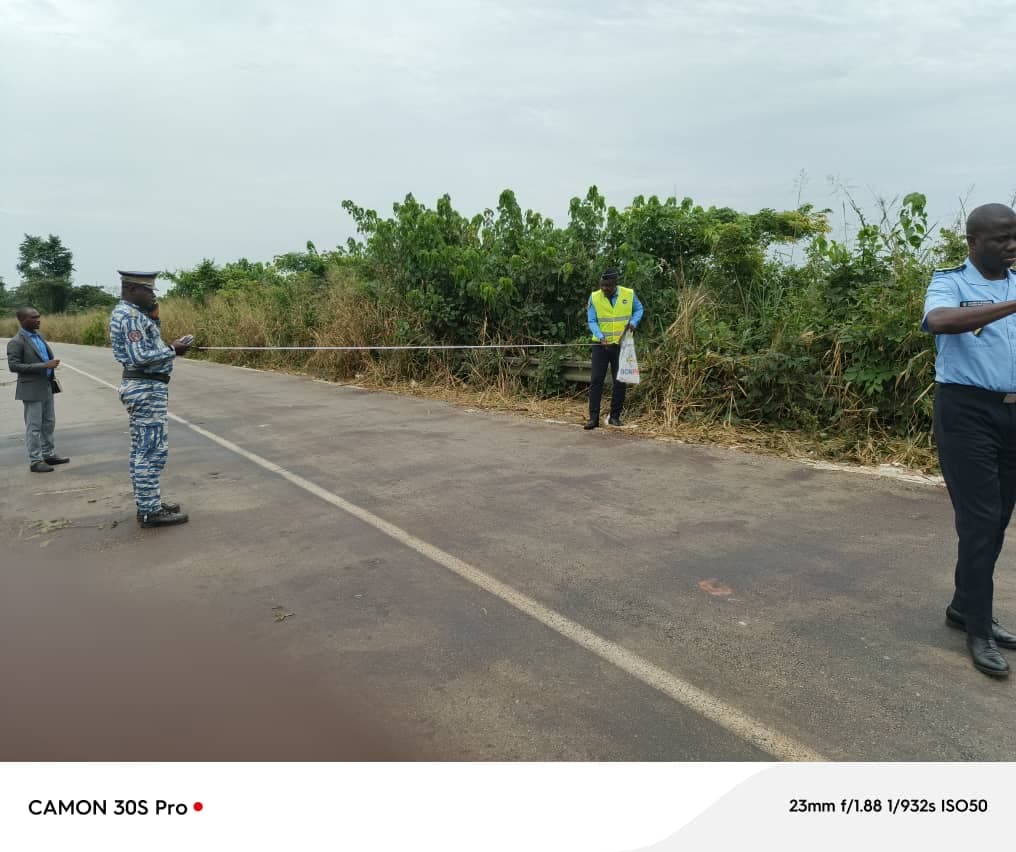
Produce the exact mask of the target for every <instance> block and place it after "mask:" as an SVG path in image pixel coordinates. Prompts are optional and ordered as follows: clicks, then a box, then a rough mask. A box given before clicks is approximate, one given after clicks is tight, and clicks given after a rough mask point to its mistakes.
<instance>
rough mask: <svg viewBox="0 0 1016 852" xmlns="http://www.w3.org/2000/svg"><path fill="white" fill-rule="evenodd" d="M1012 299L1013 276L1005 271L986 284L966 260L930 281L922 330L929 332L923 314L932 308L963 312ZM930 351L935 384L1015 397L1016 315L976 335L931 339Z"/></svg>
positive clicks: (1015, 276)
mask: <svg viewBox="0 0 1016 852" xmlns="http://www.w3.org/2000/svg"><path fill="white" fill-rule="evenodd" d="M1012 299H1016V273H1013V271H1012V270H1009V273H1008V275H1007V276H1006V279H1005V280H1004V281H1002V280H999V281H989V280H987V279H986V278H984V276H982V275H981V273H980V272H978V271H977V267H976V266H974V265H973V264H972V263H971V262H970V258H967V260H966V262H965V263H963V264H961V265H960V266H956V267H953V268H951V269H943V270H938V271H936V272H935V273H934V274H933V275H932V276H931V284H930V285H929V286H928V293H927V295H926V296H925V299H924V319H923V320H921V328H922V329H923V330H924V331H927V330H928V314H929V313H931V311H933V310H935V309H936V308H968V307H975V306H977V305H987V304H992V303H998V302H1007V301H1010V300H1012ZM935 348H936V350H937V354H936V357H935V381H936V382H940V383H947V384H956V385H973V386H974V387H977V388H985V389H986V390H992V391H1001V392H1002V393H1013V392H1016V315H1013V314H1010V315H1009V316H1007V317H1004V318H1003V319H1000V320H995V322H993V323H989V324H988V325H986V326H984V328H983V329H981V331H980V333H979V334H974V332H972V331H967V332H964V333H963V334H936V335H935Z"/></svg>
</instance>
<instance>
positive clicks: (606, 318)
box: [589, 287, 635, 343]
mask: <svg viewBox="0 0 1016 852" xmlns="http://www.w3.org/2000/svg"><path fill="white" fill-rule="evenodd" d="M589 298H590V300H591V301H592V303H593V308H594V309H595V310H596V322H597V323H598V324H599V326H600V331H602V332H603V336H604V338H606V341H607V343H617V342H618V341H619V340H620V339H621V335H622V334H624V330H625V328H627V327H628V323H630V322H631V312H632V310H633V309H634V306H635V291H634V290H632V289H631V288H630V287H618V288H617V301H616V302H615V303H614V304H613V305H612V304H610V299H608V298H607V297H606V296H605V295H604V294H603V291H602V290H594V291H593V293H592V295H591V296H590V297H589ZM598 339H599V338H597V337H596V335H593V340H598Z"/></svg>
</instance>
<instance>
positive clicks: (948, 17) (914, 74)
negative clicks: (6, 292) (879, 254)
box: [0, 0, 1016, 287]
mask: <svg viewBox="0 0 1016 852" xmlns="http://www.w3.org/2000/svg"><path fill="white" fill-rule="evenodd" d="M1014 36H1016V15H1014V14H1013V13H1012V4H1011V0H979V2H977V3H972V2H964V3H960V2H954V0H931V2H927V0H925V2H916V0H895V2H874V0H837V2H829V0H786V2H779V3H776V2H767V0H745V2H741V0H672V1H671V2H659V3H651V2H603V0H582V2H580V0H517V2H516V0H504V2H487V1H486V0H444V2H430V0H428V2H419V3H412V4H411V3H409V2H405V3H394V2H387V0H371V2H367V0H358V2H324V0H288V2H285V3H283V2H282V0H276V2H271V3H269V2H262V0H247V2H243V3H241V2H215V0H172V2H170V0H162V2H148V0H132V2H127V0H0V275H2V276H3V277H4V278H5V279H6V281H7V284H8V286H9V287H13V286H15V285H16V284H17V279H18V276H17V272H16V270H15V264H16V262H17V245H18V243H19V241H20V240H21V238H22V235H23V234H25V233H30V234H41V235H43V236H45V235H46V234H50V233H53V234H58V235H59V236H60V237H62V238H63V240H64V243H65V244H66V245H67V246H68V247H69V248H70V249H71V250H72V251H73V253H74V262H75V266H76V269H77V271H76V273H75V282H76V283H78V284H90V283H98V284H102V285H105V286H111V285H113V284H114V283H115V281H116V275H115V270H116V269H117V268H141V269H149V268H150V269H171V270H172V269H178V268H184V267H188V266H192V265H193V264H195V263H197V262H198V261H200V260H201V259H202V258H204V257H211V258H214V259H215V260H217V261H219V262H225V261H228V260H234V259H236V258H238V257H248V258H250V259H258V260H268V259H270V258H271V257H272V256H273V255H275V254H279V253H282V252H286V251H291V250H300V249H302V248H303V246H304V244H305V243H306V241H307V240H313V241H314V242H315V243H316V244H317V246H318V247H319V248H327V247H333V246H335V245H338V244H340V243H343V242H344V241H345V239H346V237H348V236H350V235H351V232H352V227H351V223H350V221H349V219H348V218H347V217H346V215H345V213H344V212H343V211H342V210H341V208H340V206H339V205H340V202H341V201H342V199H344V198H350V199H353V200H355V201H356V202H357V203H359V204H361V205H363V206H367V207H373V208H375V209H377V210H379V211H382V212H389V211H390V209H391V204H392V202H394V201H398V200H400V199H401V198H402V197H403V196H404V195H405V194H406V193H407V192H412V193H414V194H415V195H416V197H417V198H419V199H420V200H423V201H425V202H426V203H428V204H433V202H434V201H435V199H436V198H437V197H438V196H439V195H441V194H442V193H444V192H448V193H450V194H451V196H452V201H453V203H454V204H455V206H456V207H457V208H458V209H459V210H460V211H462V212H464V213H468V214H471V213H475V212H478V211H480V210H482V209H483V208H485V207H493V206H494V205H495V204H496V202H497V196H498V194H499V192H500V191H501V190H502V189H503V188H505V187H510V188H512V189H514V190H515V191H516V192H517V194H518V197H519V201H520V203H521V204H522V205H523V207H531V208H534V209H537V210H539V211H540V212H542V213H545V214H547V215H550V216H552V217H553V218H554V219H555V220H558V221H561V222H563V221H564V213H565V211H566V210H567V204H568V199H569V198H571V197H572V196H574V195H581V194H584V192H585V190H586V189H587V187H588V186H589V185H591V184H596V185H598V186H599V187H600V189H601V191H603V192H604V194H605V195H606V197H607V200H608V202H609V203H611V204H613V205H615V206H619V207H623V206H625V205H626V204H627V203H629V202H630V201H631V199H632V198H633V197H634V196H636V195H638V194H645V195H650V194H657V195H660V196H661V197H662V196H667V195H671V194H673V193H674V192H675V191H676V193H677V195H678V197H683V196H691V197H692V198H694V199H695V200H696V201H697V202H699V203H701V204H704V205H710V204H716V205H729V206H733V207H737V208H739V209H743V210H748V211H754V210H757V209H758V208H760V207H776V208H786V207H793V206H795V205H796V203H797V192H798V190H797V186H796V182H797V180H798V176H799V175H800V174H801V173H802V171H803V172H804V173H806V174H807V176H808V180H807V183H806V185H805V187H804V200H806V201H812V202H813V203H815V204H817V205H819V206H838V205H839V203H840V202H839V200H837V198H836V197H835V196H834V195H832V194H831V192H830V189H829V182H828V177H829V176H836V177H838V178H839V179H840V180H841V181H842V182H843V183H845V184H847V185H848V186H851V187H853V188H854V190H855V191H856V193H857V195H858V198H859V199H861V200H863V201H869V200H870V198H871V196H872V193H875V192H878V193H881V194H884V195H888V196H895V195H903V194H905V193H907V192H910V191H914V190H918V191H921V192H924V193H926V194H927V195H928V197H929V204H930V208H931V210H932V212H933V213H934V214H935V216H937V217H939V218H942V219H943V220H948V219H950V218H951V217H952V216H953V215H954V214H955V212H956V211H957V210H958V209H959V200H958V199H959V198H960V196H964V195H966V194H967V192H968V190H969V189H970V188H971V187H973V192H972V193H971V194H970V196H969V204H970V205H971V206H972V205H976V204H978V203H983V202H987V201H996V200H1001V201H1009V199H1010V197H1011V195H1012V193H1013V190H1014V189H1016V169H1014V167H1013V159H1014V150H1013V148H1014V146H1013V140H1016V98H1014V96H1013V89H1012V80H1013V79H1014V72H1013V70H1012V64H1013V60H1012V56H1013V45H1014V43H1016V39H1014Z"/></svg>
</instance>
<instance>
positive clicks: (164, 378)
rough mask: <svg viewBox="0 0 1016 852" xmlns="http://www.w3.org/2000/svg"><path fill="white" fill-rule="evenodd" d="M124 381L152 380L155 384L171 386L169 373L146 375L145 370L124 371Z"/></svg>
mask: <svg viewBox="0 0 1016 852" xmlns="http://www.w3.org/2000/svg"><path fill="white" fill-rule="evenodd" d="M123 377H124V379H151V380H152V381H153V382H162V383H163V384H164V385H168V384H169V373H146V372H145V371H144V370H124V371H123Z"/></svg>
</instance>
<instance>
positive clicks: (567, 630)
mask: <svg viewBox="0 0 1016 852" xmlns="http://www.w3.org/2000/svg"><path fill="white" fill-rule="evenodd" d="M61 366H64V367H68V368H70V369H71V370H74V372H76V373H80V374H81V375H83V376H86V377H87V378H89V379H91V380H92V381H94V382H98V383H99V384H101V385H105V386H106V387H108V388H112V389H113V390H114V391H115V390H116V389H117V388H116V385H111V384H110V383H109V382H107V381H104V380H103V379H100V378H98V377H97V376H93V375H91V374H90V373H86V372H85V371H84V370H81V369H79V368H77V367H73V366H71V365H70V364H68V363H67V362H66V361H64V362H61ZM169 418H170V420H174V421H176V422H177V423H180V424H182V425H184V426H186V427H187V428H188V429H190V430H192V431H194V432H196V433H197V434H199V435H201V436H202V437H204V438H207V439H208V440H209V441H211V442H212V443H215V444H218V445H219V446H220V447H224V448H225V449H227V450H229V451H230V452H232V453H235V454H236V455H238V456H241V457H243V458H245V459H247V460H248V461H250V462H252V463H253V464H256V465H257V466H258V467H261V468H264V469H265V470H267V471H270V472H271V473H274V474H276V475H277V476H281V477H282V478H283V479H286V480H288V481H289V482H291V483H293V485H295V486H297V487H298V488H302V489H303V490H304V491H306V492H308V493H309V494H313V495H314V496H315V497H317V498H319V499H321V500H323V501H324V502H326V503H329V504H330V505H332V506H334V507H335V508H337V509H341V510H342V511H343V512H346V513H348V514H350V515H352V516H353V517H354V518H358V519H359V520H361V521H363V522H364V523H366V524H369V525H370V526H372V527H374V529H376V530H378V531H379V532H382V533H384V534H385V535H387V536H389V537H390V538H392V539H394V540H395V541H397V542H399V543H400V544H403V545H405V546H406V547H408V548H409V549H410V550H414V551H416V552H417V553H419V554H420V555H422V556H425V557H426V558H427V559H430V560H431V561H432V562H436V563H437V564H438V565H441V566H443V567H444V568H447V569H448V570H449V571H451V572H452V573H453V574H456V575H458V576H459V577H461V578H462V579H463V580H466V581H467V582H469V583H472V584H473V585H474V586H477V587H479V588H481V589H483V590H484V591H485V592H489V593H490V594H492V595H494V596H495V597H497V598H500V599H501V600H502V601H504V602H505V603H506V604H508V605H509V606H511V607H514V608H515V609H517V610H518V611H519V612H522V613H525V614H526V615H528V616H530V617H531V618H534V619H536V620H537V621H539V622H540V623H541V624H543V625H545V626H546V627H549V628H550V629H551V630H553V631H554V632H555V633H557V634H559V635H560V636H563V637H564V638H565V639H568V640H570V641H571V642H574V643H575V644H576V645H578V646H580V647H582V648H585V649H586V650H587V651H590V652H592V653H593V654H595V655H596V656H598V657H599V658H600V659H602V660H606V661H607V662H608V663H611V664H612V665H614V666H616V667H617V668H619V669H621V671H623V672H625V673H627V674H629V675H631V676H632V677H634V678H635V679H636V680H639V681H641V682H642V683H644V684H645V685H646V686H649V687H651V688H653V689H655V690H657V691H658V692H661V693H663V694H664V695H666V696H667V697H668V698H671V699H672V700H674V701H676V702H677V703H678V704H680V705H682V706H683V707H686V708H688V709H689V710H692V711H694V712H695V713H697V714H698V715H700V716H702V717H703V718H705V719H708V720H709V721H710V722H713V723H714V724H716V725H718V726H720V727H721V728H724V729H725V730H727V731H729V732H730V733H732V734H734V735H735V736H737V737H740V738H741V739H742V740H744V741H745V742H747V743H749V744H751V745H753V746H755V747H756V748H758V749H760V750H762V751H764V752H766V753H767V754H770V755H772V756H773V757H775V758H777V759H778V760H790V761H824V760H825V759H826V758H825V757H823V756H822V755H821V754H819V753H818V752H816V751H813V750H812V749H810V748H808V747H807V746H804V745H802V744H801V743H798V742H797V741H796V740H794V739H792V738H790V737H788V736H785V735H783V734H781V733H780V732H779V731H776V730H773V729H772V728H770V727H769V726H767V725H765V724H764V723H762V722H760V721H758V720H757V719H753V718H752V717H751V716H749V715H747V714H746V713H742V712H741V711H740V710H738V709H737V708H736V707H733V706H732V705H730V704H727V703H726V702H725V701H721V700H720V699H719V698H716V697H714V696H712V695H710V694H709V693H708V692H704V691H703V690H701V689H699V688H698V687H696V686H693V685H692V684H690V683H688V682H687V681H686V680H683V679H682V678H680V677H678V676H677V675H674V674H671V673H670V672H668V671H666V670H665V669H662V668H660V667H659V666H657V665H654V664H653V663H651V662H649V661H648V660H646V659H644V658H642V657H640V656H639V655H638V654H635V653H633V652H631V651H628V650H626V649H625V648H623V647H621V646H620V645H618V644H617V643H615V642H611V641H610V640H609V639H604V638H603V637H602V636H600V635H598V634H596V633H594V632H593V631H591V630H589V629H587V628H585V627H583V626H582V625H581V624H579V623H577V622H575V621H572V620H571V619H570V618H568V617H567V616H565V615H562V614H561V613H559V612H557V611H555V610H553V609H551V608H550V607H547V606H544V605H543V604H541V603H539V602H538V601H535V600H533V599H532V598H530V597H528V596H527V595H525V594H523V593H522V592H519V591H516V590H515V589H514V588H512V587H511V586H509V585H507V584H506V583H502V582H501V581H500V580H496V579H495V578H493V577H491V576H490V575H489V574H485V573H484V572H483V571H481V570H480V569H479V568H474V567H473V566H472V565H470V564H468V563H466V562H463V561H462V560H461V559H459V558H458V557H456V556H452V555H451V554H450V553H446V552H445V551H443V550H441V549H440V548H438V547H435V546H434V545H432V544H429V543H427V542H426V541H423V540H422V539H419V538H417V537H416V536H414V535H412V534H410V533H408V532H406V531H405V530H403V529H401V528H400V527H397V526H395V524H392V523H389V522H388V521H386V520H384V518H380V517H378V516H377V515H375V514H373V513H372V512H368V511H367V510H366V509H361V508H360V507H359V506H357V505H356V504H355V503H350V502H349V501H348V500H344V499H343V498H342V497H339V496H338V495H337V494H333V493H332V492H331V491H327V490H326V489H324V488H322V487H321V486H320V485H317V484H315V483H313V482H311V481H310V480H308V479H304V478H303V477H302V476H299V475H297V474H295V473H292V472H290V471H288V470H286V469H285V468H284V467H281V466H280V465H277V464H275V462H272V461H269V460H268V459H266V458H263V457H261V456H259V455H257V454H256V453H252V452H250V451H249V450H245V449H244V448H243V447H241V446H238V445H237V444H234V443H233V442H232V441H228V440H226V439H225V438H220V437H219V436H218V435H216V434H214V433H213V432H209V431H208V430H207V429H202V428H201V427H200V426H196V425H194V424H193V423H190V422H189V421H187V420H185V419H184V418H182V417H180V416H178V415H176V414H170V415H169Z"/></svg>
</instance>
